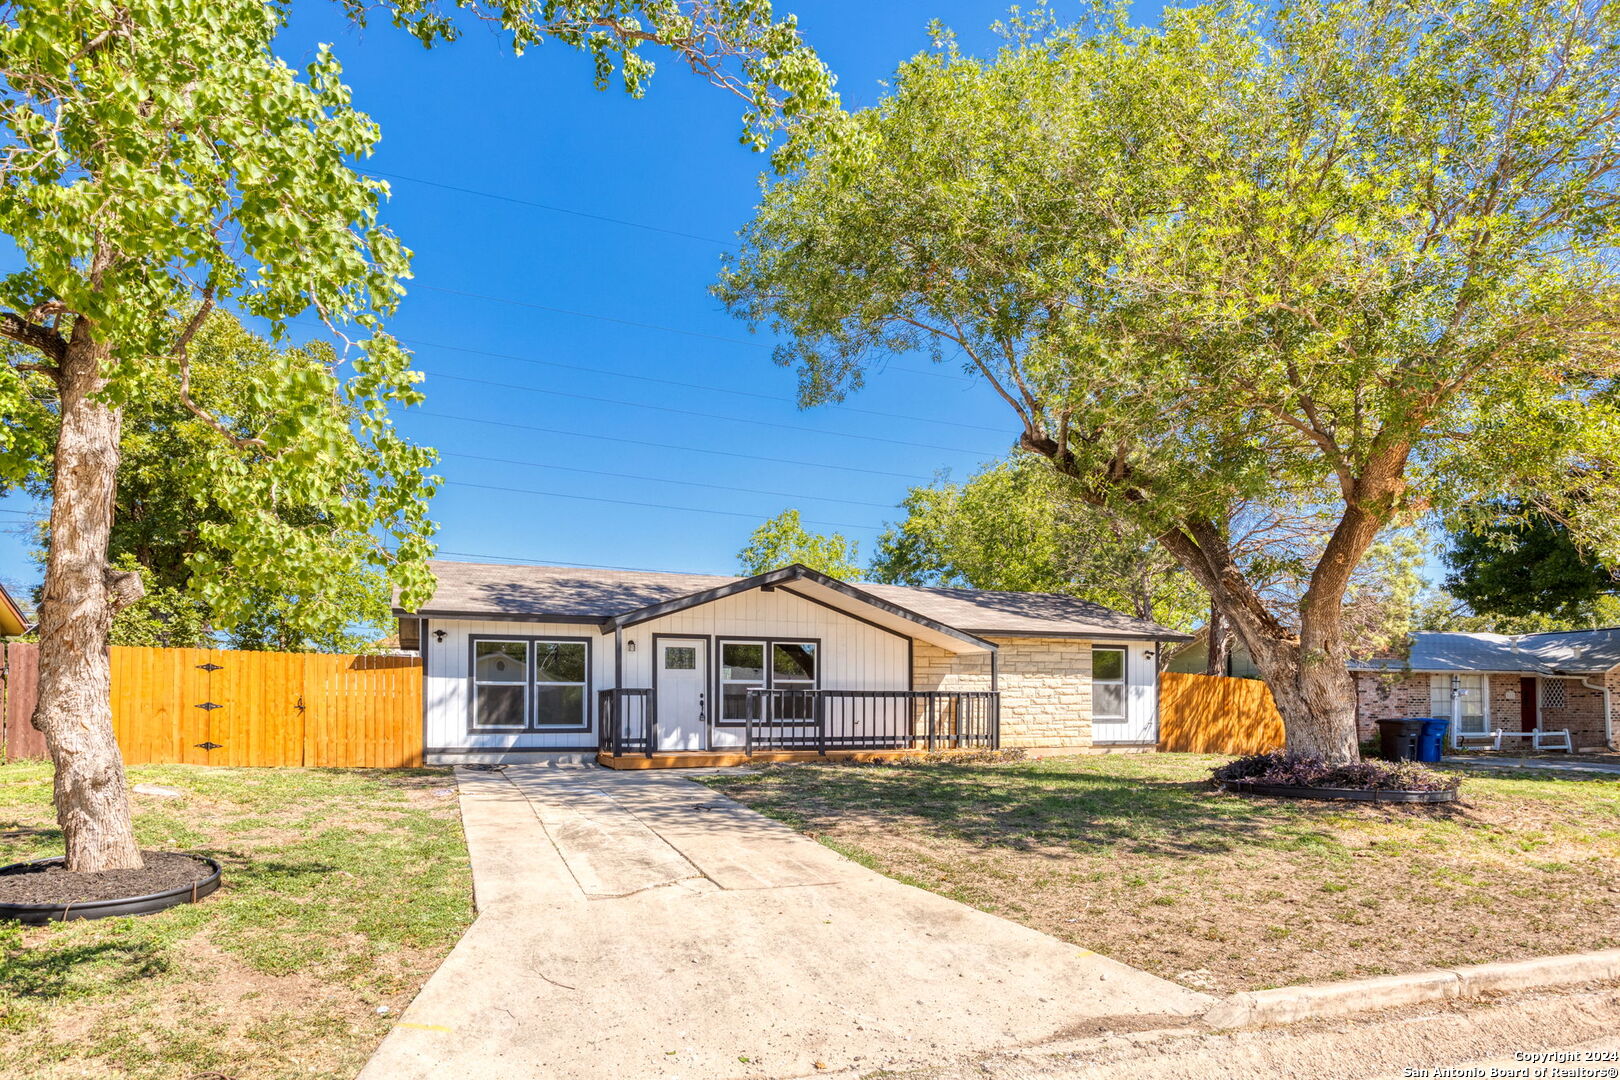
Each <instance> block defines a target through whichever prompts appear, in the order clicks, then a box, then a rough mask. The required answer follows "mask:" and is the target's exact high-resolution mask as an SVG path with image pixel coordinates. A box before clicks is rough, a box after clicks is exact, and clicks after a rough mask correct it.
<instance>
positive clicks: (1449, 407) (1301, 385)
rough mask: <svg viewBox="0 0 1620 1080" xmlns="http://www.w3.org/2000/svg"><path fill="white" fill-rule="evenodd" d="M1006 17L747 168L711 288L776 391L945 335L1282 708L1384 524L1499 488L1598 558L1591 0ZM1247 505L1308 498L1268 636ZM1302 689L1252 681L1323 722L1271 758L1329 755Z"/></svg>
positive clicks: (1606, 330)
mask: <svg viewBox="0 0 1620 1080" xmlns="http://www.w3.org/2000/svg"><path fill="white" fill-rule="evenodd" d="M1007 33H1008V41H1007V44H1006V46H1005V47H1004V48H1003V49H1002V50H1001V51H1000V52H999V53H998V54H997V55H996V56H994V57H993V58H989V59H980V58H976V57H971V56H967V55H965V54H963V53H962V52H961V51H960V50H959V49H958V48H957V47H956V45H955V43H954V41H953V40H952V39H951V37H950V36H949V34H947V33H945V32H944V31H939V32H938V33H937V34H936V37H937V47H936V48H934V49H933V50H931V51H929V52H926V53H924V54H922V55H919V56H917V57H916V58H914V59H912V60H911V61H909V62H907V63H906V64H904V65H902V67H901V69H900V71H899V73H898V74H897V76H896V77H895V79H894V80H893V82H892V84H891V85H892V91H891V93H890V94H889V95H888V97H886V98H885V99H884V100H883V101H882V102H881V103H880V104H879V105H877V106H876V107H874V108H872V109H868V110H865V111H863V112H860V113H858V114H856V115H854V116H852V117H850V118H849V119H848V120H847V121H845V122H843V123H842V124H841V125H840V126H839V128H838V130H837V131H836V132H835V133H828V134H826V135H824V136H823V137H821V138H820V139H819V140H818V147H817V152H816V153H815V154H814V155H812V156H811V158H810V159H809V160H807V161H806V162H805V163H804V164H802V165H801V166H799V167H797V168H796V169H795V170H794V172H793V173H792V174H791V175H789V176H788V177H786V178H784V179H783V180H782V181H780V182H778V183H776V184H774V185H773V186H771V187H770V188H768V189H767V191H766V192H765V195H764V198H763V201H762V204H761V206H760V207H759V209H758V212H757V214H756V217H755V219H754V221H753V222H752V223H751V224H750V226H749V227H748V229H747V231H746V233H745V241H746V242H745V245H744V248H743V250H742V251H741V252H740V253H739V254H738V255H737V256H736V257H735V258H733V259H732V260H731V262H730V264H729V265H728V266H727V268H726V270H725V272H724V274H723V276H722V279H721V282H720V285H719V286H718V292H719V294H720V296H721V297H722V298H723V299H724V300H725V301H726V302H727V304H728V306H729V307H730V308H731V310H732V311H733V312H734V313H736V314H737V315H739V316H740V317H743V318H745V319H747V320H749V321H750V322H753V323H763V324H769V325H770V326H771V327H772V328H774V329H776V330H778V331H780V332H782V333H783V334H784V335H786V337H787V343H786V344H785V345H784V346H782V347H781V348H780V349H779V350H778V354H777V355H778V359H779V360H780V361H781V362H783V363H786V364H793V365H796V366H797V367H798V369H799V372H800V376H801V396H802V397H803V399H804V400H806V401H826V400H835V399H838V398H840V397H842V396H844V395H845V394H847V393H849V392H850V391H852V390H854V389H856V388H858V387H859V386H860V385H861V383H862V381H863V379H864V378H865V376H866V373H867V371H868V370H869V369H870V367H871V366H872V365H873V364H874V363H875V362H879V361H881V360H883V359H884V358H886V357H888V356H891V355H894V354H897V353H903V352H908V351H913V350H923V351H926V352H929V353H931V354H932V355H934V356H935V357H936V358H939V359H943V358H944V356H945V355H947V354H948V353H949V354H955V353H957V352H958V351H960V353H961V355H962V356H963V357H964V358H965V359H964V363H965V364H966V366H967V368H968V369H969V370H970V371H973V372H975V373H977V374H978V375H980V376H981V377H983V378H985V379H986V380H988V381H990V382H991V383H992V384H993V385H994V387H995V389H996V390H997V391H998V392H999V393H1000V395H1001V396H1002V398H1003V400H1004V401H1005V402H1006V403H1007V405H1008V407H1009V409H1010V410H1011V411H1012V414H1013V416H1014V417H1015V421H1014V423H1015V427H1014V430H1015V431H1017V433H1018V434H1019V437H1020V439H1021V441H1022V445H1023V446H1024V447H1025V448H1027V449H1030V450H1033V451H1035V452H1037V453H1040V454H1042V455H1043V456H1045V457H1047V458H1049V459H1050V460H1051V462H1052V463H1053V465H1054V467H1055V468H1056V469H1057V470H1058V471H1060V472H1062V473H1064V474H1065V475H1068V476H1070V477H1072V478H1074V479H1075V480H1076V482H1077V491H1078V492H1079V493H1080V494H1081V496H1082V497H1083V498H1085V499H1086V500H1087V501H1089V502H1091V503H1093V504H1094V505H1096V506H1098V507H1101V508H1103V509H1105V510H1106V511H1107V512H1109V513H1110V514H1112V515H1114V516H1115V517H1116V518H1118V519H1119V520H1121V521H1124V522H1127V523H1130V524H1131V525H1132V526H1134V527H1135V528H1138V529H1140V530H1142V531H1144V532H1145V533H1146V534H1148V535H1153V536H1156V537H1158V538H1159V539H1160V542H1161V543H1164V544H1165V545H1166V546H1167V547H1169V548H1170V549H1171V550H1172V551H1173V552H1174V553H1175V555H1176V557H1177V559H1178V561H1180V562H1181V563H1182V565H1183V566H1185V567H1186V568H1187V569H1188V571H1189V572H1190V573H1192V574H1194V575H1195V576H1196V577H1197V578H1198V580H1199V583H1200V584H1201V585H1203V586H1204V587H1205V588H1207V589H1209V590H1210V591H1211V593H1212V594H1213V595H1214V596H1215V598H1216V600H1217V602H1219V603H1220V604H1221V606H1222V609H1223V611H1224V612H1225V613H1226V614H1227V615H1228V616H1229V617H1230V618H1231V619H1232V620H1233V624H1234V626H1235V627H1236V628H1237V629H1238V630H1239V631H1240V633H1242V634H1243V635H1244V636H1245V638H1246V639H1247V640H1248V641H1249V642H1250V644H1251V646H1252V647H1255V648H1256V649H1257V650H1258V651H1257V662H1259V663H1260V664H1261V665H1262V670H1263V671H1266V670H1267V668H1268V666H1269V668H1270V670H1269V671H1268V672H1267V678H1268V680H1271V681H1272V682H1273V690H1274V692H1281V691H1284V690H1288V691H1289V693H1288V695H1286V696H1288V697H1290V700H1293V699H1294V698H1295V696H1296V694H1297V691H1295V690H1291V689H1290V687H1298V686H1300V685H1301V684H1300V683H1299V682H1298V680H1297V679H1296V678H1295V677H1294V676H1295V674H1297V670H1298V666H1299V665H1317V664H1328V665H1331V666H1333V667H1335V668H1336V673H1335V674H1333V675H1332V676H1331V678H1332V679H1333V680H1336V681H1335V683H1334V685H1336V686H1341V687H1342V686H1343V685H1344V684H1345V683H1346V682H1347V681H1348V676H1347V675H1346V674H1344V672H1343V657H1344V655H1345V650H1346V642H1345V635H1344V627H1343V622H1342V616H1341V612H1340V608H1341V604H1342V603H1343V601H1344V600H1345V597H1346V594H1347V591H1348V590H1349V589H1350V584H1351V579H1352V577H1353V575H1354V571H1355V568H1356V567H1357V566H1358V565H1359V564H1360V563H1361V561H1362V558H1363V556H1364V555H1365V554H1366V553H1367V551H1368V549H1369V548H1370V547H1371V545H1372V544H1373V543H1374V542H1375V540H1376V539H1377V537H1378V536H1379V534H1380V533H1381V532H1383V531H1384V530H1385V529H1387V528H1389V527H1391V526H1400V525H1402V524H1408V523H1410V522H1412V521H1413V520H1415V518H1416V517H1417V516H1418V515H1419V514H1421V513H1424V512H1427V511H1431V510H1439V511H1442V512H1445V511H1447V510H1449V509H1451V508H1453V507H1456V506H1459V505H1463V504H1468V503H1473V502H1478V501H1480V500H1481V499H1485V498H1496V497H1500V496H1503V495H1510V496H1514V497H1523V498H1532V497H1533V498H1535V499H1537V500H1539V501H1540V502H1541V503H1542V504H1544V505H1547V506H1548V507H1549V508H1551V509H1552V510H1553V511H1555V512H1556V513H1558V514H1559V515H1560V516H1561V517H1562V518H1563V519H1564V520H1567V521H1569V522H1570V523H1571V527H1572V529H1573V530H1574V531H1575V532H1576V534H1577V536H1578V537H1579V538H1580V539H1581V540H1582V542H1583V543H1586V544H1587V545H1589V546H1590V547H1591V548H1592V550H1594V551H1595V552H1597V553H1598V554H1599V556H1600V557H1603V558H1616V557H1620V514H1617V513H1615V507H1616V505H1617V503H1620V467H1617V466H1620V462H1616V461H1615V458H1614V450H1613V448H1614V447H1615V446H1616V445H1620V408H1617V405H1620V402H1617V400H1616V395H1615V393H1614V388H1613V384H1612V378H1613V376H1614V375H1615V374H1616V372H1617V371H1620V333H1617V331H1620V259H1617V258H1616V256H1617V254H1620V252H1617V250H1616V243H1615V238H1616V237H1617V236H1620V129H1617V128H1616V126H1615V125H1614V124H1613V123H1612V122H1610V121H1611V119H1612V117H1613V115H1614V114H1615V110H1616V108H1617V94H1620V89H1617V88H1620V5H1615V4H1611V3H1599V2H1594V0H1529V2H1525V3H1511V4H1510V3H1506V2H1504V0H1445V2H1441V0H1372V2H1370V3H1369V2H1366V0H1306V2H1304V3H1301V4H1294V5H1287V6H1284V7H1282V8H1280V9H1275V10H1273V9H1266V8H1261V7H1255V6H1249V5H1246V4H1235V5H1212V6H1205V7H1198V8H1192V9H1186V10H1180V9H1171V10H1168V11H1166V13H1165V15H1164V21H1163V25H1162V26H1160V27H1158V28H1152V29H1149V28H1137V27H1132V26H1130V25H1129V23H1128V21H1127V19H1126V16H1125V10H1124V9H1123V8H1119V9H1116V10H1113V11H1109V12H1102V13H1099V14H1097V15H1095V16H1094V17H1093V18H1091V19H1090V20H1089V21H1087V22H1085V23H1083V24H1080V25H1076V26H1072V27H1071V26H1060V25H1057V24H1055V22H1053V21H1052V20H1051V19H1050V18H1048V17H1047V16H1046V15H1045V14H1044V13H1040V12H1038V13H1037V14H1036V15H1035V16H1034V17H1032V18H1027V19H1023V20H1015V21H1014V22H1013V23H1012V24H1010V25H1009V27H1007ZM1250 502H1261V503H1265V504H1267V505H1271V506H1287V505H1290V504H1292V505H1295V506H1298V507H1302V508H1308V509H1309V510H1310V511H1312V512H1320V513H1323V514H1325V515H1326V520H1327V524H1328V527H1327V529H1326V530H1325V542H1324V543H1322V544H1321V545H1319V546H1317V547H1316V548H1315V549H1314V550H1313V551H1312V553H1311V556H1310V561H1309V562H1307V563H1304V564H1302V566H1301V567H1300V568H1301V569H1302V570H1304V571H1305V574H1304V575H1303V578H1302V581H1303V583H1304V588H1303V591H1302V592H1300V593H1299V597H1298V603H1297V605H1296V606H1295V608H1294V611H1295V613H1296V615H1297V621H1295V622H1294V623H1293V626H1290V624H1289V621H1288V620H1287V619H1285V618H1283V617H1281V616H1279V615H1277V614H1275V613H1273V614H1267V613H1265V612H1264V611H1263V607H1264V605H1263V603H1262V598H1261V596H1260V593H1261V589H1260V588H1259V586H1258V585H1257V583H1256V582H1254V581H1253V580H1251V579H1250V578H1249V577H1248V576H1247V575H1246V574H1245V572H1244V571H1243V570H1242V568H1241V567H1240V566H1239V565H1238V564H1237V562H1236V560H1235V558H1234V557H1233V556H1232V554H1231V552H1230V551H1229V550H1227V545H1226V542H1225V536H1226V531H1227V530H1226V527H1225V525H1226V522H1227V521H1228V519H1229V515H1230V512H1231V508H1232V507H1234V506H1238V505H1242V504H1244V503H1250ZM1296 627H1297V629H1298V637H1297V638H1295V637H1294V628H1296ZM1296 641H1297V644H1295V643H1294V642H1296ZM1262 646H1264V648H1261V647H1262ZM1262 654H1265V655H1262ZM1268 656H1269V659H1268ZM1321 685H1322V686H1324V687H1325V686H1327V685H1329V683H1328V680H1323V681H1322V682H1321ZM1313 695H1314V696H1313ZM1336 695H1338V691H1337V690H1335V691H1334V692H1332V693H1329V692H1327V691H1325V690H1324V691H1321V692H1319V693H1318V692H1316V691H1314V690H1312V691H1309V693H1308V694H1307V696H1308V697H1310V705H1309V707H1308V708H1307V707H1305V706H1304V705H1302V706H1300V707H1296V706H1294V705H1292V704H1288V705H1287V706H1286V707H1287V709H1288V720H1289V729H1290V740H1293V739H1294V737H1295V732H1296V731H1309V732H1312V733H1313V734H1309V735H1306V736H1305V737H1306V738H1307V739H1316V738H1317V736H1316V735H1315V734H1314V732H1317V731H1322V730H1325V729H1326V728H1327V727H1328V726H1331V727H1332V730H1333V732H1334V734H1333V737H1332V745H1331V746H1329V745H1327V744H1325V743H1320V742H1318V743H1317V744H1316V745H1315V746H1303V747H1301V748H1305V749H1313V750H1318V749H1319V750H1320V751H1322V752H1324V753H1327V754H1328V756H1333V757H1337V756H1339V755H1342V754H1344V753H1345V752H1346V751H1345V748H1346V747H1348V746H1351V745H1353V732H1350V731H1349V730H1347V728H1346V724H1347V719H1346V717H1347V714H1346V713H1345V712H1344V711H1343V710H1342V709H1339V708H1337V707H1336V706H1334V705H1333V704H1332V700H1331V699H1333V698H1334V697H1335V696H1336ZM1279 700H1281V698H1280V699H1279ZM1313 710H1314V712H1313ZM1308 713H1309V714H1310V716H1309V717H1307V714H1308ZM1307 718H1309V719H1310V720H1311V722H1310V724H1303V723H1302V724H1298V725H1296V724H1295V720H1304V719H1307Z"/></svg>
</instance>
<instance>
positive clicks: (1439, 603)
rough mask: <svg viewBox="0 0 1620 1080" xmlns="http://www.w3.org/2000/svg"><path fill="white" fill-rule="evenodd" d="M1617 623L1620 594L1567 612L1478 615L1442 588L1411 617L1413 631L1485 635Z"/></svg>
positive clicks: (1427, 597) (1524, 632)
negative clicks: (1441, 631)
mask: <svg viewBox="0 0 1620 1080" xmlns="http://www.w3.org/2000/svg"><path fill="white" fill-rule="evenodd" d="M1607 626H1620V596H1613V595H1610V596H1600V597H1598V598H1597V599H1596V600H1595V601H1593V602H1592V604H1591V605H1590V606H1588V607H1584V608H1578V609H1576V610H1574V611H1572V612H1570V613H1569V614H1568V615H1563V616H1554V615H1544V614H1529V615H1496V614H1489V615H1481V614H1478V613H1476V612H1475V611H1473V610H1472V609H1471V608H1469V606H1468V605H1467V604H1466V603H1464V602H1463V601H1462V600H1460V599H1458V598H1457V597H1455V596H1453V595H1452V594H1451V593H1449V592H1446V591H1445V590H1443V589H1441V590H1437V591H1435V592H1431V593H1429V594H1427V595H1426V596H1424V597H1422V598H1421V599H1420V601H1419V603H1418V605H1417V609H1416V611H1415V612H1414V614H1413V617H1412V629H1414V630H1461V631H1465V632H1468V633H1489V634H1545V633H1550V632H1553V631H1558V630H1596V629H1599V628H1601V627H1607Z"/></svg>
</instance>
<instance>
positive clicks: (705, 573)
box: [436, 550, 737, 578]
mask: <svg viewBox="0 0 1620 1080" xmlns="http://www.w3.org/2000/svg"><path fill="white" fill-rule="evenodd" d="M436 554H439V555H456V556H459V557H461V558H463V559H498V560H500V561H501V562H510V563H524V564H526V565H529V566H570V567H574V566H577V567H582V568H584V569H586V570H634V571H636V572H637V573H641V574H693V575H697V576H700V577H731V578H734V577H736V576H737V575H736V574H724V573H719V572H717V571H714V570H663V569H655V568H653V567H650V566H613V565H611V564H607V563H585V562H564V561H562V560H561V559H524V558H519V557H518V556H516V555H487V554H480V553H478V552H476V551H444V550H440V551H438V552H436Z"/></svg>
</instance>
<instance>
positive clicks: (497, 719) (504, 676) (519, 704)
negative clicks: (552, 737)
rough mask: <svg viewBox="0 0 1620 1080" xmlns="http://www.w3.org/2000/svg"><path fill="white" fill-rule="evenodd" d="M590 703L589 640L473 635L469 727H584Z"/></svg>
mask: <svg viewBox="0 0 1620 1080" xmlns="http://www.w3.org/2000/svg"><path fill="white" fill-rule="evenodd" d="M589 706H590V646H589V644H588V643H586V642H584V641H570V640H566V639H561V640H559V639H550V638H475V639H473V643H472V716H471V725H470V726H471V728H472V730H473V731H588V730H589V729H590V711H589Z"/></svg>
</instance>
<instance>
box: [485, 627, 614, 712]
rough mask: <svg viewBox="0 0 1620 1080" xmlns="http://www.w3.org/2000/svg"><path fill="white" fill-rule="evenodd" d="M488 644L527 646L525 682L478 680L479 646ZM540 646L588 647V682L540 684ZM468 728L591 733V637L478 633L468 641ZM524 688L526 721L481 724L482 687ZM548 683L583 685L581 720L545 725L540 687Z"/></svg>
mask: <svg viewBox="0 0 1620 1080" xmlns="http://www.w3.org/2000/svg"><path fill="white" fill-rule="evenodd" d="M485 644H498V645H522V646H523V681H522V683H511V682H508V683H497V682H490V683H482V682H479V680H478V646H480V645H485ZM540 645H579V646H581V647H582V648H583V649H584V650H585V680H584V682H566V683H556V682H548V683H543V684H542V683H540V681H539V675H540V670H539V665H538V664H537V663H536V659H535V649H536V647H537V646H540ZM467 663H468V665H469V666H468V671H467V685H468V691H467V695H468V696H467V731H468V733H469V734H474V735H483V734H506V735H510V734H546V735H567V734H575V735H577V734H581V733H584V734H588V733H589V732H590V731H591V729H592V726H593V724H592V708H591V687H592V678H591V675H592V672H591V639H590V638H584V637H559V636H556V635H549V634H548V635H545V636H536V635H526V634H476V635H473V636H472V637H470V638H469V639H468V642H467ZM518 685H521V686H522V687H523V722H522V723H521V724H480V723H479V722H478V689H479V687H480V686H518ZM541 685H544V686H577V687H579V688H580V710H579V721H578V722H577V723H574V724H542V723H541V722H540V717H539V716H538V715H537V713H538V711H539V700H540V695H539V687H540V686H541Z"/></svg>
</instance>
